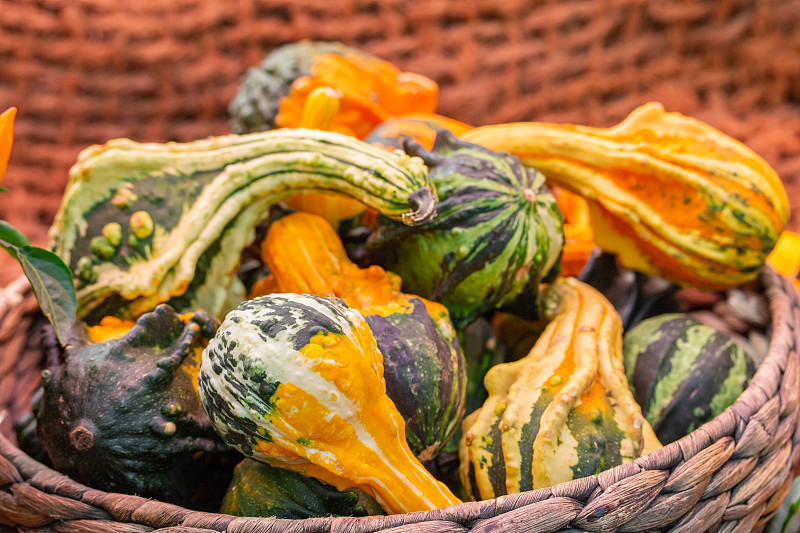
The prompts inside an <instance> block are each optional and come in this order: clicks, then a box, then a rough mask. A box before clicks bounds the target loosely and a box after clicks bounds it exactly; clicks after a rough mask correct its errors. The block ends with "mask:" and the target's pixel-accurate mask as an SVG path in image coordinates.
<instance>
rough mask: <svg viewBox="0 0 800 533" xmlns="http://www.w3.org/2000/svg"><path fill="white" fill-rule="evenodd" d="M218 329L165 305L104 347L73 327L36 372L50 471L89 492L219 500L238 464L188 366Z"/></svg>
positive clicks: (201, 316) (191, 501) (184, 501)
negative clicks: (53, 358) (58, 359)
mask: <svg viewBox="0 0 800 533" xmlns="http://www.w3.org/2000/svg"><path fill="white" fill-rule="evenodd" d="M217 325H218V323H217V321H216V320H215V319H214V318H213V317H211V316H209V315H208V314H206V313H204V312H200V311H198V312H195V313H194V314H193V316H192V317H191V318H189V319H188V320H186V321H184V320H182V319H181V317H180V316H179V315H178V314H176V313H175V311H173V310H172V309H171V308H170V307H169V306H167V305H165V304H162V305H160V306H159V307H158V308H156V310H155V311H153V312H151V313H147V314H145V315H143V316H142V317H141V318H139V320H138V321H137V322H136V324H135V325H134V327H133V328H132V329H131V330H130V331H129V332H128V333H127V334H125V335H124V336H123V337H121V338H119V339H115V340H111V341H108V342H99V343H93V342H91V341H90V340H89V339H88V337H87V335H86V333H85V329H86V328H85V327H84V326H83V325H82V324H79V325H77V326H76V327H75V328H74V335H73V338H72V341H71V343H70V345H69V346H68V347H67V348H66V354H65V361H64V362H63V363H62V364H61V365H59V366H57V367H55V368H52V369H48V370H46V371H45V372H44V373H43V376H42V382H43V388H44V394H43V397H42V401H41V407H40V409H39V411H38V413H37V434H38V436H39V438H40V439H41V441H42V442H43V443H44V446H45V448H46V450H47V453H48V455H49V457H50V459H51V461H52V463H53V465H54V467H55V468H56V469H57V470H58V471H60V472H62V473H64V474H66V475H68V476H70V477H72V478H73V479H75V480H76V481H78V482H81V483H85V484H87V485H90V486H91V487H93V488H96V489H100V490H105V491H110V492H122V493H127V494H138V495H141V496H145V497H153V498H157V499H160V500H164V501H168V502H174V503H177V504H180V505H195V504H197V501H196V497H197V495H198V494H200V493H201V492H203V491H204V490H205V491H207V492H208V494H209V497H210V498H213V496H210V494H211V493H216V494H217V497H219V496H221V488H224V486H225V484H226V483H227V480H228V479H229V475H230V474H229V471H230V469H232V468H233V465H234V464H235V463H232V462H231V461H230V455H231V454H232V452H231V451H230V449H229V448H227V447H226V446H225V445H224V444H223V442H222V440H221V439H220V438H219V437H218V436H217V435H216V433H215V431H214V429H213V426H212V424H211V421H210V420H209V418H208V416H207V415H206V414H205V412H204V411H203V408H202V406H201V405H200V400H199V397H198V395H197V391H196V383H195V382H194V380H195V379H196V373H197V368H196V366H195V367H194V369H193V368H192V365H190V364H188V363H189V362H191V363H193V364H194V365H197V364H198V361H197V360H196V359H195V358H196V357H198V356H199V351H200V350H202V348H203V346H204V345H205V343H206V342H207V341H208V339H210V338H211V337H213V335H214V332H215V331H216V329H217ZM217 466H218V467H219V469H217ZM226 468H227V470H226ZM220 484H221V487H220V486H219V485H220Z"/></svg>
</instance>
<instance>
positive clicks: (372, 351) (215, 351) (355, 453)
mask: <svg viewBox="0 0 800 533" xmlns="http://www.w3.org/2000/svg"><path fill="white" fill-rule="evenodd" d="M200 398H201V401H202V403H203V406H204V407H205V409H206V411H207V412H208V414H209V416H210V418H211V420H212V421H213V422H214V424H215V425H216V427H217V431H218V433H219V434H220V435H221V436H222V438H223V439H224V440H225V442H226V443H228V444H229V445H231V446H233V447H235V448H237V449H238V450H240V451H241V452H242V453H244V454H245V455H246V456H248V457H252V458H254V459H257V460H259V461H263V462H265V463H268V464H272V465H275V466H282V467H284V468H288V469H290V470H294V471H296V472H300V473H302V474H304V475H308V476H312V477H316V478H317V479H319V480H320V481H322V482H324V483H328V484H329V485H333V486H335V487H336V488H337V489H339V490H344V489H348V488H351V487H358V488H361V489H362V490H364V492H366V493H367V494H369V495H370V496H372V497H373V498H375V500H377V501H378V503H379V504H380V505H381V507H383V509H384V510H386V512H388V513H407V512H411V511H422V510H431V509H436V508H439V507H444V506H448V505H451V504H457V503H459V500H458V499H457V498H456V497H455V496H453V494H452V493H451V492H450V491H449V490H448V489H447V488H446V487H445V486H444V485H443V484H442V483H440V482H438V481H437V480H436V479H434V478H433V476H431V475H430V474H429V473H428V471H427V470H425V468H424V467H423V466H422V464H421V463H420V462H419V461H418V460H417V459H416V458H415V457H414V455H413V454H412V453H411V450H410V449H409V448H408V445H407V444H406V439H405V424H404V422H403V417H402V416H400V413H398V412H397V409H396V408H395V406H394V404H393V403H392V401H391V400H390V399H389V397H388V396H387V395H386V382H385V380H384V377H383V356H382V355H381V353H380V351H379V350H378V347H377V344H376V342H375V338H374V337H373V336H372V333H371V331H370V329H369V326H368V324H367V322H366V321H365V320H364V318H363V316H362V315H361V314H360V313H359V312H358V311H356V310H354V309H351V308H349V307H347V305H346V304H345V303H344V302H342V301H341V300H338V299H335V298H323V297H320V296H312V295H305V294H272V295H269V296H262V297H260V298H256V299H254V300H249V301H246V302H244V303H242V304H241V305H240V306H239V307H238V308H237V309H236V310H234V311H232V312H231V313H229V314H228V316H227V317H226V318H225V320H224V321H223V323H222V325H221V326H220V328H219V330H218V331H217V334H216V335H215V336H214V338H213V339H212V340H211V341H210V342H209V344H208V347H207V348H206V350H205V351H204V352H203V360H202V363H201V365H200Z"/></svg>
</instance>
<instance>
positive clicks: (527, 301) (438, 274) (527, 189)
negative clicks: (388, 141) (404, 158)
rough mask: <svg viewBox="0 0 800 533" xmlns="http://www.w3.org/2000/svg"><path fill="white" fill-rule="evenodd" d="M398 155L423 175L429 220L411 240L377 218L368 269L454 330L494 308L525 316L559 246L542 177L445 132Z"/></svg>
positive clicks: (556, 218)
mask: <svg viewBox="0 0 800 533" xmlns="http://www.w3.org/2000/svg"><path fill="white" fill-rule="evenodd" d="M408 150H409V153H413V154H415V155H419V156H420V157H421V158H422V159H423V160H424V161H425V163H426V164H427V165H428V167H429V169H430V175H431V179H432V180H433V182H434V184H435V185H436V189H437V192H438V194H439V198H440V202H439V203H438V204H437V207H436V209H437V212H438V214H437V216H436V219H435V220H434V221H432V222H431V223H428V224H425V225H424V226H420V227H419V228H416V229H413V230H411V231H407V230H406V229H405V228H403V227H402V226H401V225H399V224H394V223H393V222H392V221H390V220H388V219H385V218H382V219H381V222H380V226H379V227H378V229H377V230H376V232H375V233H374V234H373V235H372V236H371V238H370V241H369V243H368V245H369V248H370V258H371V260H373V261H374V262H377V263H378V264H380V265H382V266H383V267H385V268H386V269H387V270H391V271H392V272H396V273H397V274H399V275H400V277H401V278H402V279H403V290H404V291H407V292H409V293H413V294H418V295H420V296H423V297H425V298H429V299H431V300H435V301H438V302H440V303H442V304H444V305H445V306H446V307H447V308H448V310H449V311H450V317H451V318H452V320H453V323H454V324H455V325H456V327H459V328H460V327H463V326H465V325H466V324H468V323H470V322H472V321H473V320H474V319H475V318H477V317H478V316H480V315H481V314H483V313H484V312H486V311H488V310H491V309H493V308H495V307H501V306H513V305H515V304H521V305H519V307H520V308H523V309H525V310H527V311H530V312H535V311H536V303H535V301H536V295H537V291H538V286H539V283H540V282H541V281H542V280H543V279H545V277H546V276H548V275H549V274H550V275H551V274H554V273H555V270H554V267H556V270H557V265H558V258H559V256H560V253H561V248H562V247H563V243H564V234H563V230H562V226H563V218H562V216H561V213H560V211H559V210H558V206H557V204H556V201H555V198H554V196H553V195H552V193H551V192H550V190H549V189H548V188H547V186H546V184H545V180H544V176H543V175H542V174H539V173H538V172H536V171H534V170H531V169H526V168H525V167H523V166H522V165H521V164H520V162H519V160H518V159H517V158H516V157H513V156H510V155H508V154H502V153H497V152H493V151H491V150H487V149H485V148H482V147H480V146H477V145H474V144H470V143H466V142H463V141H459V140H456V139H455V138H454V137H453V136H452V134H450V133H449V132H447V131H442V132H440V133H439V135H438V136H437V138H436V141H435V143H434V146H433V149H432V150H431V151H430V152H427V151H425V150H424V149H422V148H421V147H419V145H415V144H412V143H409V144H408Z"/></svg>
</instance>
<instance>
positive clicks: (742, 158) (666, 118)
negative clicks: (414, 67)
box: [461, 103, 789, 289]
mask: <svg viewBox="0 0 800 533" xmlns="http://www.w3.org/2000/svg"><path fill="white" fill-rule="evenodd" d="M461 138H463V139H464V140H467V141H470V142H474V143H476V144H480V145H482V146H486V147H487V148H491V149H493V150H502V151H507V152H510V153H512V154H515V155H517V156H518V157H519V158H520V159H521V160H522V162H523V163H524V164H525V165H528V166H531V167H534V168H536V169H538V170H539V171H541V172H543V173H544V174H545V175H546V176H547V179H548V182H550V183H552V184H553V185H558V186H560V187H564V188H565V189H568V190H570V191H573V192H575V193H577V194H579V195H581V196H583V197H584V198H586V200H587V201H588V202H589V206H590V213H591V221H592V228H593V229H594V235H595V239H596V241H597V244H598V246H600V247H601V248H602V249H603V250H606V251H608V252H612V253H615V254H617V255H618V257H619V258H620V260H621V261H622V263H623V264H624V265H625V266H627V267H628V268H630V269H632V270H637V271H640V272H645V273H649V274H655V275H658V276H661V277H663V278H667V279H669V280H671V281H674V282H676V283H679V284H681V285H685V286H696V287H700V288H706V289H724V288H728V287H732V286H735V285H738V284H740V283H743V282H745V281H749V280H752V279H754V278H755V277H756V276H757V275H758V272H759V270H760V269H761V266H762V265H763V264H764V260H765V259H766V256H767V254H768V253H769V252H770V250H772V248H773V247H774V246H775V242H776V241H777V240H778V236H779V235H780V233H781V231H782V230H783V228H784V226H785V225H786V221H787V217H788V214H789V209H788V199H787V197H786V191H785V190H784V188H783V184H782V183H781V180H780V178H779V177H778V175H777V174H776V173H775V171H774V170H773V169H772V168H771V167H770V166H769V165H768V164H767V163H766V162H765V161H764V160H763V159H761V158H760V157H759V156H758V155H757V154H755V153H754V152H753V151H752V150H750V149H748V148H747V147H745V146H744V145H743V144H741V143H739V142H737V141H735V140H733V139H731V138H730V137H728V136H727V135H724V134H723V133H721V132H719V131H718V130H715V129H714V128H712V127H711V126H709V125H707V124H705V123H703V122H700V121H698V120H694V119H692V118H689V117H686V116H684V115H681V114H679V113H666V112H665V111H664V109H663V107H662V106H661V105H659V104H655V103H650V104H647V105H644V106H642V107H640V108H638V109H636V110H634V111H633V112H632V113H631V114H630V115H629V116H628V117H627V118H626V119H625V120H624V121H622V122H621V123H620V124H618V125H617V126H614V127H612V128H608V129H603V128H590V127H586V126H576V125H557V124H544V123H536V122H529V123H516V124H499V125H493V126H482V127H478V128H474V129H472V130H469V131H466V132H465V133H464V134H462V136H461Z"/></svg>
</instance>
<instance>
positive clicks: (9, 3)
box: [0, 0, 800, 286]
mask: <svg viewBox="0 0 800 533" xmlns="http://www.w3.org/2000/svg"><path fill="white" fill-rule="evenodd" d="M798 27H800V2H797V1H796V0H763V1H758V2H753V1H752V0H659V1H646V0H531V1H522V0H508V1H504V2H498V1H496V0H436V1H423V2H413V1H411V0H382V1H377V0H342V1H339V2H326V1H313V0H261V1H258V0H229V1H225V2H222V1H219V2H210V1H206V0H140V1H137V2H118V1H116V0H76V1H66V0H36V1H33V0H0V109H5V108H6V107H9V106H12V105H13V106H16V107H18V109H19V112H18V117H17V120H16V125H15V129H16V141H15V145H14V148H13V151H12V156H11V161H10V167H9V170H8V174H7V177H6V180H5V181H4V182H3V185H4V186H5V187H6V188H8V189H10V192H9V193H6V194H4V195H3V196H2V197H0V218H2V219H6V220H8V221H10V222H11V223H12V224H14V225H15V226H17V227H18V228H19V229H20V230H22V231H23V232H24V233H25V234H26V235H28V236H29V237H30V238H31V240H32V241H33V242H34V243H36V244H39V245H44V244H46V230H47V227H48V226H49V225H50V223H51V222H52V218H53V214H54V212H55V210H56V209H57V206H58V204H59V202H60V197H61V194H62V192H63V189H64V185H65V183H66V179H67V171H68V169H69V167H70V165H71V164H72V163H74V162H75V160H76V158H77V155H78V153H79V151H80V150H81V149H83V148H84V147H86V146H88V145H90V144H93V143H102V142H104V141H106V140H108V139H111V138H114V137H129V138H132V139H135V140H138V141H158V142H162V141H167V140H179V141H188V140H192V139H197V138H202V137H206V136H209V135H217V134H224V133H228V132H229V128H228V123H227V105H228V102H229V101H230V100H231V98H232V97H233V95H234V94H235V92H236V89H237V86H238V84H239V82H240V80H241V77H242V75H243V74H244V72H245V71H246V69H247V68H248V67H249V66H253V65H255V64H257V63H258V62H259V61H260V60H261V59H262V58H263V56H264V55H265V54H266V53H267V52H268V51H270V50H271V49H273V48H274V47H276V46H278V45H280V44H284V43H287V42H291V41H296V40H299V39H315V40H339V41H342V42H344V43H346V44H349V45H353V46H357V47H360V48H362V49H364V50H367V51H369V52H372V53H374V54H377V55H379V56H381V57H383V58H385V59H388V60H390V61H392V62H394V63H395V64H397V65H398V66H399V67H401V68H402V69H404V70H409V71H415V72H419V73H422V74H425V75H427V76H430V77H431V78H433V79H434V80H436V81H437V82H438V83H439V84H440V87H441V94H440V105H439V109H440V111H441V112H442V113H444V114H447V115H450V116H453V117H455V118H458V119H461V120H464V121H466V122H470V123H473V124H487V123H495V122H507V121H518V120H544V121H555V122H574V123H579V124H586V125H593V126H608V125H611V124H613V123H615V122H617V121H619V120H620V119H621V118H623V117H624V116H625V115H626V114H627V113H629V112H630V111H631V110H632V109H634V108H635V107H636V106H638V105H640V104H642V103H644V102H647V101H651V100H657V101H661V102H662V103H664V104H665V106H666V107H667V109H668V110H674V111H680V112H683V113H686V114H689V115H692V116H696V117H698V118H700V119H702V120H705V121H707V122H709V123H711V124H712V125H714V126H716V127H717V128H720V129H721V130H723V131H725V132H726V133H728V134H730V135H732V136H734V137H735V138H737V139H739V140H742V141H744V142H745V143H747V144H748V145H750V146H751V147H752V148H753V149H755V150H756V151H757V152H758V153H760V154H761V155H763V156H764V157H765V159H767V161H769V162H770V163H771V164H772V165H773V166H774V167H775V168H776V170H777V171H778V172H779V174H780V175H781V176H782V177H783V178H784V180H785V183H786V184H787V187H788V188H789V191H790V197H791V198H792V199H793V200H794V202H793V204H794V216H793V218H792V221H791V224H790V226H791V227H793V228H798V227H800V220H798V219H800V215H799V214H798V213H797V211H798V209H800V197H799V196H800V194H798V191H800V189H799V188H798V187H800V184H799V183H800V32H797V31H796V29H797V28H798ZM18 273H19V271H18V270H17V269H16V267H15V266H13V265H12V263H11V261H10V260H9V258H7V257H6V256H5V255H3V256H0V286H2V285H5V284H6V283H9V282H10V281H11V280H12V279H14V278H16V276H17V274H18Z"/></svg>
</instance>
